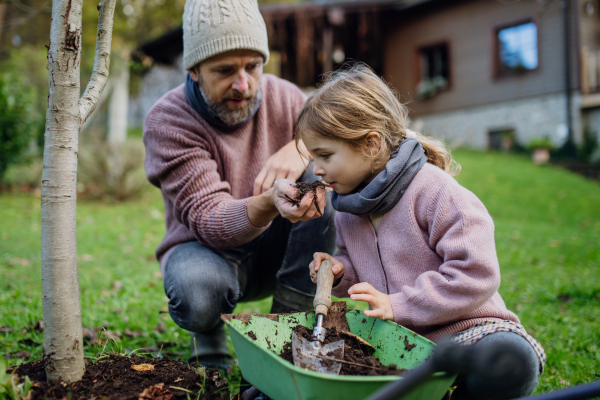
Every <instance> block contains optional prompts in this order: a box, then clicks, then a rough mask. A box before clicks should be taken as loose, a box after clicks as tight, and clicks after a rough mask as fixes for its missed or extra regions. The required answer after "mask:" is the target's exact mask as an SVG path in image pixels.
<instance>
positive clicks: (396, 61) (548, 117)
mask: <svg viewBox="0 0 600 400" xmlns="http://www.w3.org/2000/svg"><path fill="white" fill-rule="evenodd" d="M230 1H231V0H230ZM261 13H262V14H263V16H264V18H265V22H266V24H267V30H268V33H269V46H270V47H271V49H272V52H273V57H272V61H270V62H269V65H268V66H267V67H266V68H267V69H268V70H270V71H271V72H274V73H276V74H277V75H279V76H281V77H283V78H285V79H288V80H290V81H292V82H295V83H296V84H298V85H299V86H301V87H306V86H314V85H316V84H317V83H318V81H319V79H320V76H321V74H323V73H324V72H327V71H330V70H332V69H335V68H336V67H338V66H339V65H340V64H342V63H343V62H344V61H346V60H348V59H352V60H358V61H364V62H366V63H367V64H369V65H370V66H371V67H372V68H373V69H374V70H375V71H376V72H377V73H378V74H380V75H381V76H382V77H383V78H384V79H385V80H386V81H387V82H389V83H390V84H391V85H392V86H393V87H394V88H395V89H396V90H397V91H398V93H399V95H400V97H401V99H402V100H403V101H404V102H406V103H407V107H408V108H409V110H410V118H411V121H412V123H413V128H415V129H417V130H420V131H422V132H424V133H428V134H432V135H436V136H440V137H443V138H445V139H446V140H447V141H449V142H450V143H452V144H454V145H460V144H462V145H467V146H470V147H476V148H502V147H506V146H510V144H511V142H512V141H513V140H515V141H517V142H519V143H521V144H523V145H525V144H527V143H528V142H529V141H531V140H533V139H535V138H539V137H548V138H550V139H551V140H553V141H554V142H555V144H557V145H561V144H563V143H564V142H565V141H567V140H568V139H572V140H573V141H574V142H581V140H582V137H583V132H584V129H588V130H594V131H596V134H597V132H598V131H599V130H600V4H599V0H395V1H383V0H371V1H368V0H363V1H360V0H348V1H339V0H338V1H333V0H329V1H327V0H321V1H318V2H302V3H298V4H291V5H290V4H282V5H264V6H261ZM181 49H182V45H181V31H179V32H172V33H171V34H170V36H169V35H166V36H165V37H163V38H159V39H158V40H157V41H154V42H151V43H148V44H146V45H144V46H143V47H142V48H141V49H140V53H139V54H141V55H140V56H139V57H142V58H143V57H146V58H147V59H150V60H151V61H152V60H153V62H155V63H156V64H159V65H158V66H156V67H154V68H152V69H151V71H150V72H149V74H148V75H147V76H148V77H149V78H152V79H154V80H156V76H155V75H156V73H154V72H153V70H155V69H156V70H157V71H158V70H160V69H162V70H163V71H165V70H170V71H171V75H172V76H174V75H177V74H178V77H177V78H176V79H175V78H173V79H172V81H171V84H174V83H175V81H176V80H177V79H178V80H179V81H178V82H183V78H184V76H185V75H184V72H183V71H182V70H181V67H180V66H179V67H175V68H174V67H173V65H177V64H178V62H179V63H180V61H178V60H180V58H181V56H180V53H181ZM153 73H154V75H153ZM164 74H165V73H164V72H163V75H164ZM167 75H168V74H167ZM155 85H156V84H155ZM161 89H162V87H161ZM164 89H165V90H166V88H164ZM162 93H164V90H163V91H162ZM156 98H157V97H156ZM156 98H153V96H146V97H145V101H146V102H150V101H152V102H153V101H155V100H156ZM144 111H146V112H147V109H146V108H145V107H138V114H139V116H138V119H139V118H140V117H143V115H145V114H144Z"/></svg>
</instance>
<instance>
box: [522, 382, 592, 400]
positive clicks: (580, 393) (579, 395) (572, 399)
mask: <svg viewBox="0 0 600 400" xmlns="http://www.w3.org/2000/svg"><path fill="white" fill-rule="evenodd" d="M595 397H600V381H596V382H592V383H586V384H584V385H579V386H574V387H570V388H566V389H561V390H556V391H554V392H550V393H544V394H540V395H537V396H530V397H520V398H518V399H516V400H525V399H531V400H586V399H593V398H595Z"/></svg>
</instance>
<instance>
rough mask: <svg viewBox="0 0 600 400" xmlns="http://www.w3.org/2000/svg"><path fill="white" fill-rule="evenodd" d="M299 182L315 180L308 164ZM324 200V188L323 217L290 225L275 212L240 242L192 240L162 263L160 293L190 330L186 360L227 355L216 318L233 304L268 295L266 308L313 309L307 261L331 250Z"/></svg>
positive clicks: (332, 242) (330, 213)
mask: <svg viewBox="0 0 600 400" xmlns="http://www.w3.org/2000/svg"><path fill="white" fill-rule="evenodd" d="M301 180H302V181H304V182H308V183H312V182H313V181H315V180H316V177H315V176H314V175H313V174H312V168H311V167H309V168H308V169H307V171H306V172H305V173H304V174H303V175H302V177H301ZM330 200H331V193H330V192H328V195H327V206H326V208H325V210H324V216H323V217H321V218H317V219H313V220H310V221H306V222H297V223H295V224H292V223H291V222H290V221H289V220H287V219H284V218H282V217H281V216H279V217H277V218H275V220H274V221H273V223H272V224H271V226H270V227H269V228H268V229H267V230H266V231H265V232H263V233H262V234H261V235H260V236H258V237H257V238H255V239H254V240H252V241H251V242H249V243H246V244H244V245H242V246H239V247H235V248H232V249H227V250H217V249H211V248H209V247H206V246H203V245H202V244H200V243H199V242H197V241H194V242H188V243H184V244H182V245H180V246H178V247H177V248H176V249H175V250H174V251H173V253H171V255H170V257H169V259H168V261H167V264H166V266H165V276H164V285H165V293H166V295H167V297H168V298H169V313H170V314H171V317H172V318H173V321H175V323H176V324H177V325H179V326H180V327H181V328H183V329H186V330H188V331H190V332H192V356H191V359H192V360H193V358H195V357H196V356H198V357H218V356H226V355H228V354H229V351H228V349H227V345H226V342H225V330H224V326H223V323H222V322H221V319H220V317H221V314H229V313H231V312H232V311H233V309H234V308H235V306H236V304H237V303H238V302H244V301H251V300H259V299H262V298H265V297H268V296H270V295H273V308H272V310H271V312H290V311H307V310H311V309H313V305H312V302H313V297H314V294H315V290H316V286H315V284H314V283H312V282H311V280H310V276H309V269H308V264H310V262H311V261H312V259H313V254H314V253H315V252H317V251H320V252H326V253H330V254H332V253H333V252H334V251H335V225H334V222H333V216H334V210H333V208H332V207H331V201H330ZM194 342H195V343H194Z"/></svg>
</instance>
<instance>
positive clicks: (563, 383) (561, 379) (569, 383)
mask: <svg viewBox="0 0 600 400" xmlns="http://www.w3.org/2000/svg"><path fill="white" fill-rule="evenodd" d="M558 382H559V383H560V384H561V385H565V386H571V382H569V381H567V380H564V379H563V378H561V377H559V378H558Z"/></svg>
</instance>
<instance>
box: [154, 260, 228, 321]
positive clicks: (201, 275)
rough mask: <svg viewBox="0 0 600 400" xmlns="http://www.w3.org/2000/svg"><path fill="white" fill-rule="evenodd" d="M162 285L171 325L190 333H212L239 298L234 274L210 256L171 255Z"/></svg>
mask: <svg viewBox="0 0 600 400" xmlns="http://www.w3.org/2000/svg"><path fill="white" fill-rule="evenodd" d="M182 250H185V249H182ZM197 256H199V254H197ZM164 283H165V293H166V295H167V297H168V299H169V313H170V314H171V317H172V318H173V321H175V323H176V324H177V325H179V326H180V327H182V328H184V329H186V330H189V331H192V332H202V331H206V330H208V329H212V328H213V327H214V326H216V325H217V323H219V321H220V315H221V314H222V313H230V312H231V311H233V309H234V308H235V305H236V302H237V300H238V298H239V287H238V282H237V278H236V276H235V273H233V271H231V267H229V265H227V263H226V262H225V261H224V260H223V259H222V258H220V257H219V256H218V255H216V254H215V253H212V252H211V254H202V257H198V258H195V259H193V258H190V257H189V254H186V253H185V252H182V253H181V254H179V255H178V254H177V252H174V253H173V254H172V255H171V257H170V258H169V261H168V263H167V266H166V268H165V282H164Z"/></svg>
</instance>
